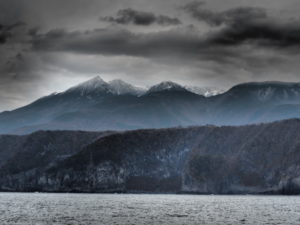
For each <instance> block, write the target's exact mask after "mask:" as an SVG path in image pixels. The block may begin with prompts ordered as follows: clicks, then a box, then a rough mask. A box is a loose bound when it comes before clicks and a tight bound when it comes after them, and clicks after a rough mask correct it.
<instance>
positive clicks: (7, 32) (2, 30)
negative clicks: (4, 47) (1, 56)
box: [0, 22, 25, 44]
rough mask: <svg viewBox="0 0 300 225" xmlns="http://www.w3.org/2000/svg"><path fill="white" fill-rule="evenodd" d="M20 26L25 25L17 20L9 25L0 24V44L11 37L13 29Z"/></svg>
mask: <svg viewBox="0 0 300 225" xmlns="http://www.w3.org/2000/svg"><path fill="white" fill-rule="evenodd" d="M20 26H25V23H23V22H17V23H14V24H11V25H3V24H0V44H4V43H6V42H7V41H8V39H10V38H11V37H13V35H14V29H15V28H18V27H20Z"/></svg>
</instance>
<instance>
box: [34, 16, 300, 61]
mask: <svg viewBox="0 0 300 225" xmlns="http://www.w3.org/2000/svg"><path fill="white" fill-rule="evenodd" d="M243 44H251V45H253V47H254V48H255V47H265V48H282V49H283V48H285V47H289V46H294V47H297V49H298V47H299V46H300V26H299V25H297V24H284V25H275V24H272V23H251V22H248V23H245V24H244V25H243V26H236V25H229V26H226V27H224V28H222V29H219V30H217V31H214V32H209V33H208V34H205V35H201V34H200V33H198V30H197V29H195V28H194V27H193V26H191V27H182V28H177V29H172V30H168V31H161V32H152V33H134V32H131V31H129V30H126V29H118V28H116V29H111V28H103V29H95V30H89V31H74V32H67V31H66V30H60V29H56V30H51V31H49V32H47V33H45V34H39V35H35V36H34V38H33V49H34V50H37V51H59V52H64V51H66V52H73V53H79V54H102V55H131V56H142V57H154V56H168V57H173V56H180V55H181V54H185V55H187V56H189V57H191V58H193V57H197V56H199V55H201V57H203V58H205V57H209V56H208V54H207V52H208V51H209V52H210V54H214V53H215V55H216V57H218V58H219V57H220V56H218V54H220V49H221V50H223V49H222V48H223V47H229V46H234V45H235V46H236V45H243ZM295 50H296V49H293V51H295ZM298 50H299V49H298ZM232 51H235V50H232ZM224 57H226V56H224Z"/></svg>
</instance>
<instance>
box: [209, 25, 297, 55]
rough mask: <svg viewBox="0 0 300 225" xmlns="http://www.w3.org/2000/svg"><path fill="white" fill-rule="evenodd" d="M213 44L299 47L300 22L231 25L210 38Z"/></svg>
mask: <svg viewBox="0 0 300 225" xmlns="http://www.w3.org/2000/svg"><path fill="white" fill-rule="evenodd" d="M210 43H211V44H218V45H240V44H243V43H246V44H253V45H259V46H264V47H280V48H285V47H292V46H293V47H297V49H294V50H297V51H299V50H300V49H299V46H300V26H299V24H294V23H287V24H282V25H277V24H272V23H266V22H263V23H255V22H253V23H252V22H247V23H244V24H243V26H237V25H231V26H228V27H226V28H224V29H222V30H221V31H219V32H216V33H215V34H214V35H212V37H211V38H210Z"/></svg>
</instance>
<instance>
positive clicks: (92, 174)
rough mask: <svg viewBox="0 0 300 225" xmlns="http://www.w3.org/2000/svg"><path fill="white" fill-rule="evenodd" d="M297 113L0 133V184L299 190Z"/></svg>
mask: <svg viewBox="0 0 300 225" xmlns="http://www.w3.org/2000/svg"><path fill="white" fill-rule="evenodd" d="M299 131H300V120H299V119H291V120H285V121H280V122H273V123H268V124H259V125H246V126H238V127H234V126H222V127H219V126H211V125H210V126H201V127H189V128H168V129H146V130H134V131H118V132H83V131H38V132H34V133H32V134H28V135H21V136H20V135H0V146H1V148H0V156H1V157H0V190H1V191H49V192H125V193H126V192H127V193H128V192H129V193H132V192H133V193H136V192H144V193H145V192H148V193H162V192H163V193H202V194H300V166H299V165H300V151H299V148H300V141H299V140H300V132H299Z"/></svg>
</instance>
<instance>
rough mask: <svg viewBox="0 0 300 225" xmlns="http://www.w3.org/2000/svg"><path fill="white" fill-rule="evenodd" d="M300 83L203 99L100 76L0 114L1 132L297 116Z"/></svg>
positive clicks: (167, 86)
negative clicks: (136, 85)
mask: <svg viewBox="0 0 300 225" xmlns="http://www.w3.org/2000/svg"><path fill="white" fill-rule="evenodd" d="M299 97H300V84H299V83H282V82H262V83H246V84H240V85H237V86H234V87H233V88H231V89H230V90H228V91H227V92H225V93H222V94H219V95H215V96H211V97H204V96H201V95H197V94H195V93H193V92H191V91H189V90H187V88H185V87H183V86H181V85H179V84H176V83H174V82H170V81H167V82H162V83H160V84H157V85H154V86H153V87H151V88H149V90H148V91H146V92H145V91H143V90H140V89H139V88H136V87H134V86H132V85H130V84H127V83H125V82H123V81H120V80H114V81H111V82H108V83H107V82H105V81H103V80H102V79H101V78H100V77H95V78H93V79H92V80H89V81H87V82H84V83H82V84H79V85H77V86H75V87H72V88H70V89H68V90H66V91H65V92H62V93H56V94H52V95H49V96H46V97H44V98H41V99H39V100H37V101H35V102H33V103H32V104H30V105H28V106H25V107H22V108H19V109H17V110H14V111H11V112H3V113H0V133H13V134H27V133H31V132H34V131H37V130H86V131H89V130H90V131H104V130H132V129H141V128H167V127H174V126H190V125H205V124H215V125H243V124H251V123H259V122H271V121H275V120H281V119H288V118H299V117H300V110H299V109H298V108H299V105H300V98H299Z"/></svg>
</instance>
